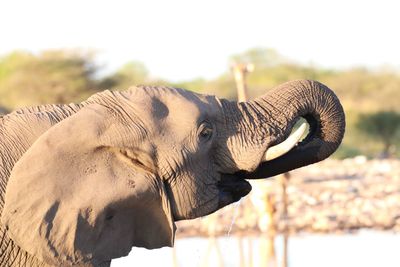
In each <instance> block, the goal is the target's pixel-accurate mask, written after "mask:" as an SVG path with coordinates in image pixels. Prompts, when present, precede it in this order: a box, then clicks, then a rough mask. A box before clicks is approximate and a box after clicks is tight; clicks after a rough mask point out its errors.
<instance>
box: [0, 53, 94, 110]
mask: <svg viewBox="0 0 400 267" xmlns="http://www.w3.org/2000/svg"><path fill="white" fill-rule="evenodd" d="M96 70H97V68H96V66H95V64H94V63H93V61H92V54H91V53H84V52H80V51H75V50H68V51H63V50H52V51H45V52H42V53H40V54H38V55H35V54H31V53H27V52H14V53H12V54H9V55H7V56H4V57H2V58H0V105H3V106H4V107H6V108H8V109H14V108H17V107H21V106H30V105H37V104H43V103H69V102H78V101H80V100H82V99H84V98H86V97H87V96H88V95H90V94H92V93H93V92H94V91H93V90H90V88H93V87H94V79H93V74H94V73H95V72H96Z"/></svg>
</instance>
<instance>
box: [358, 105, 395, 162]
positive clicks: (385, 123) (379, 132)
mask: <svg viewBox="0 0 400 267" xmlns="http://www.w3.org/2000/svg"><path fill="white" fill-rule="evenodd" d="M356 127H357V128H358V129H359V130H360V131H362V132H363V133H364V134H366V135H368V136H369V137H370V138H372V139H373V140H376V139H377V140H379V141H380V142H381V143H382V144H383V151H382V156H383V157H388V156H390V155H391V152H394V151H392V150H394V149H395V144H396V142H397V141H398V140H400V114H399V113H396V112H392V111H381V112H376V113H370V114H361V115H360V118H359V120H358V122H357V124H356Z"/></svg>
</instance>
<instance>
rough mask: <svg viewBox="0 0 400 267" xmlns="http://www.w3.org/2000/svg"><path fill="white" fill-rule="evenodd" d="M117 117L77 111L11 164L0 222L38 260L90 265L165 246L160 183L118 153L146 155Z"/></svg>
mask: <svg viewBox="0 0 400 267" xmlns="http://www.w3.org/2000/svg"><path fill="white" fill-rule="evenodd" d="M117 114H121V112H116V111H114V110H113V109H110V108H109V107H106V106H103V105H99V104H91V105H89V106H87V107H85V108H82V109H81V110H80V111H79V112H77V113H76V114H74V115H72V116H71V117H69V118H67V119H65V120H63V121H61V122H59V123H58V124H56V125H55V126H53V127H52V128H50V129H49V130H48V131H47V132H45V133H44V134H43V135H42V136H40V137H39V138H38V140H37V141H36V142H35V143H34V144H33V145H32V146H31V147H30V148H29V150H28V151H27V152H26V153H25V154H24V155H23V156H22V157H21V159H20V160H19V161H18V162H17V163H16V165H15V166H14V169H13V170H12V173H11V176H10V179H9V182H8V185H7V189H6V195H5V206H4V210H3V213H2V218H1V220H2V223H3V224H4V225H5V226H6V227H7V229H8V235H9V236H10V237H11V238H12V239H13V240H14V241H15V242H16V244H17V245H19V246H20V247H21V248H22V249H24V250H26V251H27V252H28V253H30V254H32V255H34V256H36V257H37V258H38V259H40V260H42V261H44V262H46V263H48V264H51V265H56V266H61V265H71V264H83V265H85V264H89V265H92V264H94V265H97V264H101V263H103V262H107V261H109V260H110V259H113V258H118V257H121V256H125V255H127V254H128V253H129V251H130V250H131V247H132V246H140V247H145V248H149V249H151V248H159V247H162V246H172V245H173V241H174V231H175V225H174V222H173V219H172V215H171V209H170V204H169V201H168V198H167V195H166V190H165V187H164V184H163V182H162V181H161V180H160V179H159V178H158V177H157V176H156V175H155V174H153V173H152V172H151V171H150V170H148V169H145V168H140V166H139V167H138V166H137V165H135V164H133V163H132V162H134V161H133V160H128V158H127V157H124V156H123V153H121V151H125V154H126V151H129V154H130V155H134V156H133V157H135V155H136V156H137V157H146V155H143V154H145V153H144V152H143V151H144V150H145V149H144V148H143V147H142V146H143V144H145V143H146V142H145V133H142V134H140V131H139V130H138V129H139V127H130V126H128V123H126V122H125V120H122V119H121V118H120V117H119V116H120V115H117ZM132 124H134V123H132V122H130V124H129V125H131V126H132ZM138 144H141V147H139V146H138Z"/></svg>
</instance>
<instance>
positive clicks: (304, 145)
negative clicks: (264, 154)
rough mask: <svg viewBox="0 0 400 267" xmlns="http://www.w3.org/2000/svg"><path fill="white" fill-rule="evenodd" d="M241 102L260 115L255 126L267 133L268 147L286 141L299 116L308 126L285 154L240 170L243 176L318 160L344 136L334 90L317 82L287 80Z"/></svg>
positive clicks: (257, 175)
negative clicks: (298, 141) (250, 168)
mask: <svg viewBox="0 0 400 267" xmlns="http://www.w3.org/2000/svg"><path fill="white" fill-rule="evenodd" d="M243 105H244V106H243V107H242V108H243V109H246V110H253V112H252V113H254V114H263V115H262V116H260V115H257V117H256V118H254V121H255V124H256V125H254V126H255V128H257V127H258V128H260V129H263V130H262V133H265V132H268V134H269V136H268V144H267V148H268V147H271V146H273V145H276V144H278V143H280V142H282V141H283V140H285V139H286V138H287V137H288V136H289V134H290V132H291V130H292V128H293V126H294V124H295V123H296V122H297V120H298V119H299V118H301V117H303V118H304V119H305V120H306V121H307V122H308V124H309V126H310V130H309V133H308V135H307V136H306V138H305V139H304V140H303V141H302V142H300V143H299V144H297V145H296V146H295V147H294V148H293V149H291V150H290V151H289V152H288V153H286V154H285V155H283V156H281V157H279V158H276V159H274V160H271V161H267V162H263V163H261V164H259V165H258V168H256V169H255V170H251V171H244V172H242V173H241V175H242V176H243V177H244V178H246V179H256V178H267V177H271V176H274V175H277V174H280V173H284V172H287V171H290V170H293V169H296V168H300V167H303V166H305V165H309V164H312V163H315V162H318V161H321V160H323V159H325V158H327V157H328V156H330V155H331V154H332V153H333V152H335V150H336V149H337V148H338V147H339V145H340V143H341V141H342V139H343V135H344V129H345V115H344V112H343V108H342V106H341V104H340V102H339V99H338V98H337V97H336V95H335V94H334V93H333V91H332V90H330V89H329V88H328V87H326V86H325V85H323V84H321V83H319V82H316V81H308V80H300V81H293V82H287V83H285V84H282V85H281V86H278V87H276V88H275V89H273V90H271V91H270V92H268V93H267V94H265V95H264V96H261V97H259V98H257V99H255V100H254V101H250V102H247V103H243ZM266 127H267V128H266ZM264 136H265V134H264Z"/></svg>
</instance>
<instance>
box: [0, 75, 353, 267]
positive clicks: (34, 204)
mask: <svg viewBox="0 0 400 267" xmlns="http://www.w3.org/2000/svg"><path fill="white" fill-rule="evenodd" d="M93 99H96V101H95V100H93ZM88 103H89V104H87V105H84V107H82V108H81V109H80V110H79V111H77V112H76V113H75V114H74V115H72V116H70V117H68V118H66V119H64V120H62V121H61V122H59V123H57V124H56V125H55V126H53V127H51V128H50V129H48V130H47V131H46V132H45V133H44V134H43V135H41V136H40V137H39V138H38V139H37V140H36V141H35V142H34V143H33V145H32V146H31V147H30V148H29V149H28V151H27V152H26V153H25V154H24V155H23V156H22V157H21V158H20V160H19V161H18V162H17V163H16V164H15V166H14V168H13V170H12V173H11V176H10V179H9V182H8V185H7V189H6V196H5V206H4V210H3V214H2V223H3V224H4V225H5V226H6V227H7V229H8V233H9V236H10V237H11V238H12V239H13V240H14V241H15V242H16V243H17V244H18V245H19V246H21V247H22V248H23V249H24V250H26V251H27V252H29V253H30V254H32V255H34V256H36V257H37V258H39V259H40V260H42V261H44V262H46V263H49V264H53V265H64V264H87V265H91V264H98V263H101V262H106V261H109V260H110V259H112V258H116V257H121V256H124V255H127V254H128V253H129V251H130V249H131V247H132V246H142V247H146V248H158V247H161V246H171V245H173V239H174V231H175V226H174V221H176V220H181V219H191V218H196V217H200V216H205V215H207V214H210V213H212V212H214V211H216V210H218V209H220V208H222V207H223V206H225V205H228V204H230V203H232V202H235V201H237V200H239V199H240V198H241V197H243V196H245V195H246V194H248V193H249V192H250V190H251V186H250V184H249V183H248V182H247V181H246V180H245V179H255V178H266V177H270V176H273V175H276V174H279V173H283V172H286V171H289V170H292V169H295V168H299V167H302V166H305V165H308V164H312V163H314V162H318V161H321V160H323V159H325V158H326V157H328V156H329V155H330V154H331V153H333V152H334V151H335V150H336V149H337V147H338V146H339V144H340V142H341V140H342V138H343V134H344V128H345V119H344V113H343V109H342V107H341V105H340V102H339V100H338V99H337V97H336V96H335V95H334V93H333V92H332V91H331V90H330V89H329V88H327V87H326V86H324V85H322V84H320V83H318V82H315V81H294V82H289V83H285V84H283V85H281V86H279V87H277V88H275V89H274V90H271V91H269V92H268V93H267V94H266V95H263V96H261V97H259V98H257V99H255V100H253V101H249V102H244V103H237V102H231V101H228V100H225V99H218V98H216V97H214V96H209V95H200V94H195V93H192V92H189V91H185V90H182V89H175V88H167V87H133V88H131V89H129V90H127V91H122V92H110V91H105V92H103V93H99V94H97V95H96V96H95V97H92V100H90V99H89V101H88ZM300 117H303V118H305V119H306V120H307V122H308V123H309V125H310V131H309V133H308V135H307V137H306V138H305V139H304V140H303V141H302V142H300V143H298V144H296V145H295V146H294V147H293V148H289V149H286V151H287V150H289V152H287V153H286V154H284V155H281V156H280V157H277V158H275V159H272V160H267V159H268V157H267V159H266V156H265V155H266V154H268V151H271V150H274V149H275V145H278V144H280V143H282V142H283V141H284V140H285V139H286V138H287V137H288V136H289V133H290V132H291V130H292V127H293V126H294V124H295V123H296V121H297V120H298V119H299V118H300ZM281 154H282V153H281Z"/></svg>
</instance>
